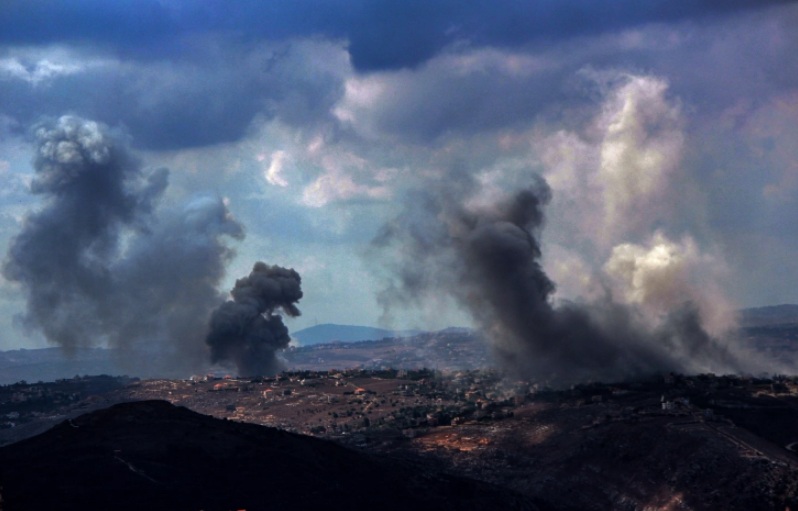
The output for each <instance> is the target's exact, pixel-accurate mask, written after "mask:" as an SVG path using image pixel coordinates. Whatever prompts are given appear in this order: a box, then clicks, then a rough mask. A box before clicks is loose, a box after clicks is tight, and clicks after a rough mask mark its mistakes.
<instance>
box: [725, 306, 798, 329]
mask: <svg viewBox="0 0 798 511" xmlns="http://www.w3.org/2000/svg"><path fill="white" fill-rule="evenodd" d="M737 320H738V322H739V323H740V326H741V327H752V326H767V325H784V324H789V323H798V305H796V304H792V303H785V304H781V305H768V306H765V307H751V308H748V309H741V310H739V311H738V315H737Z"/></svg>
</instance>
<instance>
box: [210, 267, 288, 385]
mask: <svg viewBox="0 0 798 511" xmlns="http://www.w3.org/2000/svg"><path fill="white" fill-rule="evenodd" d="M301 284H302V279H301V278H300V277H299V273H297V272H296V271H294V270H293V269H288V268H281V267H280V266H269V265H267V264H265V263H262V262H257V263H255V266H254V267H253V268H252V272H251V273H250V274H249V275H248V276H246V277H244V278H241V279H238V280H236V284H235V287H233V290H232V291H231V292H230V294H231V296H232V300H228V301H226V302H225V303H223V304H222V305H221V306H220V307H219V308H218V309H216V310H215V311H214V313H213V315H212V316H211V324H210V332H209V334H208V337H207V339H206V341H207V343H208V345H209V346H210V347H211V360H212V361H213V362H225V361H232V362H234V363H235V364H236V366H237V367H238V373H239V375H241V376H258V375H264V374H270V373H274V372H276V371H278V370H279V369H280V362H279V360H278V359H277V351H279V350H282V349H285V348H286V347H287V346H288V343H289V342H290V341H291V338H290V337H289V335H288V328H286V326H285V325H284V324H283V318H282V316H280V315H279V314H276V312H278V311H282V312H283V313H284V314H286V315H288V316H290V317H296V316H299V315H300V312H299V309H298V308H297V307H296V303H297V302H298V301H299V300H300V299H301V298H302V286H301Z"/></svg>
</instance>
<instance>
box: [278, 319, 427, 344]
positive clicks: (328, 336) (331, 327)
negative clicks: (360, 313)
mask: <svg viewBox="0 0 798 511" xmlns="http://www.w3.org/2000/svg"><path fill="white" fill-rule="evenodd" d="M420 333H421V331H420V330H386V329H384V328H376V327H371V326H359V325H336V324H333V323H323V324H321V325H315V326H312V327H309V328H305V329H303V330H299V331H298V332H294V333H292V334H291V337H293V338H294V339H296V340H297V341H299V344H300V345H301V346H310V345H312V344H326V343H331V342H336V341H340V342H358V341H375V340H379V339H384V338H386V337H389V338H390V337H411V336H414V335H418V334H420Z"/></svg>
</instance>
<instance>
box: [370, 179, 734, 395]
mask: <svg viewBox="0 0 798 511" xmlns="http://www.w3.org/2000/svg"><path fill="white" fill-rule="evenodd" d="M461 179H462V177H461ZM550 198H551V191H550V189H549V187H548V185H547V184H546V183H545V181H544V180H543V179H542V178H539V177H538V178H535V179H534V180H533V183H532V185H531V186H530V187H529V188H527V189H523V190H520V191H517V192H515V193H513V194H511V195H509V196H508V197H506V198H505V199H504V200H501V201H499V202H496V203H493V204H491V205H489V206H484V205H483V206H480V207H477V208H474V207H468V206H464V205H463V204H466V203H467V201H466V200H464V199H465V198H464V197H459V196H453V195H451V194H449V193H446V192H445V191H439V192H432V191H427V192H425V203H426V205H427V208H426V209H424V213H423V214H422V216H423V218H420V217H419V216H418V209H417V208H418V206H419V203H418V202H414V203H413V205H414V208H413V211H412V212H407V213H405V214H404V215H400V216H399V217H398V218H396V219H394V221H393V222H392V223H391V224H390V225H388V226H386V228H385V229H384V230H383V232H382V233H381V235H380V236H379V237H378V239H377V240H376V246H377V248H378V250H379V252H380V253H383V254H384V253H387V252H395V253H398V254H400V255H399V257H398V259H394V265H395V266H394V270H396V273H395V275H396V278H395V279H394V280H393V282H392V285H391V286H390V287H389V288H388V289H386V291H385V292H384V293H382V295H381V296H380V300H381V301H382V303H383V305H385V306H388V307H390V306H393V305H396V304H397V303H403V304H408V303H418V302H419V301H420V300H423V297H425V296H429V295H431V294H435V293H448V294H450V295H451V296H452V297H454V299H455V300H456V301H457V302H458V303H460V304H461V305H463V306H464V307H465V308H466V309H467V310H468V311H469V312H470V314H471V316H472V317H473V318H474V320H475V322H476V323H477V325H478V326H479V327H480V329H481V331H482V332H483V334H484V336H485V337H486V339H488V340H489V342H491V344H492V347H493V349H494V352H495V354H496V355H497V357H498V359H499V361H500V362H501V363H502V365H503V366H504V367H505V368H506V369H507V370H508V371H510V372H511V373H512V374H514V375H519V376H525V377H535V378H540V379H543V380H547V381H550V382H552V383H558V384H562V383H568V382H575V381H583V380H586V379H617V378H628V377H634V376H640V375H645V374H651V373H653V372H656V371H698V370H704V369H706V368H714V369H715V370H720V371H739V370H740V369H741V368H742V364H741V362H740V361H739V360H738V359H737V357H736V356H735V355H734V354H733V353H732V352H731V351H730V350H729V349H728V347H726V346H725V345H723V344H722V343H721V342H720V341H718V340H717V339H715V338H712V337H711V336H710V335H709V334H708V333H707V332H706V331H705V330H704V328H703V326H702V321H701V317H700V314H699V311H698V308H697V307H696V306H695V305H694V304H693V303H692V302H690V301H689V300H686V301H684V302H683V303H679V304H678V306H677V307H676V308H675V309H672V310H668V311H667V313H666V314H665V315H664V316H663V317H660V318H658V319H660V321H659V322H657V323H656V324H653V325H652V323H651V322H650V321H649V320H648V318H647V317H646V316H645V315H644V314H643V313H642V311H641V309H639V308H637V307H635V306H633V305H628V304H624V303H619V302H617V301H615V300H613V298H612V295H611V294H610V293H609V290H608V294H607V295H606V296H605V297H604V298H603V299H602V300H597V301H594V302H590V303H576V302H572V303H565V304H563V305H560V306H559V307H557V306H555V305H553V300H552V295H553V293H554V291H555V284H554V283H553V282H552V281H551V279H549V277H548V276H547V275H546V273H545V272H544V271H543V269H542V267H541V264H540V258H541V248H540V242H539V234H540V230H541V228H542V226H543V219H544V216H543V207H544V206H545V205H546V204H547V203H548V201H549V200H550ZM430 208H431V209H430ZM419 219H420V220H421V221H417V220H419Z"/></svg>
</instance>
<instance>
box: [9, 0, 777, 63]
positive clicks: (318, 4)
mask: <svg viewBox="0 0 798 511" xmlns="http://www.w3.org/2000/svg"><path fill="white" fill-rule="evenodd" d="M785 3H790V1H789V0H727V1H717V0H674V1H671V2H660V1H656V0H648V1H643V0H619V1H614V2H595V1H592V0H546V1H538V2H529V1H526V0H507V1H504V2H498V3H497V2H493V1H487V0H479V1H473V2H460V1H453V0H438V1H434V2H405V1H401V0H380V1H366V0H355V1H345V0H337V1H322V0H298V1H293V2H258V1H244V2H236V3H233V4H231V3H230V2H224V1H221V0H213V1H207V2H194V3H189V2H177V1H172V2H170V1H163V2H156V1H152V0H145V1H133V0H124V1H119V2H104V1H102V0H83V1H81V2H69V3H64V2H60V1H58V0H38V1H36V0H33V1H29V0H6V2H4V5H3V9H2V10H0V34H2V35H0V44H3V43H5V44H42V43H59V42H68V43H77V44H81V43H85V44H94V45H100V46H106V47H108V48H109V49H112V50H115V51H118V52H121V53H124V54H130V55H133V56H140V57H142V58H159V55H163V54H164V53H167V54H168V53H170V52H173V51H176V50H178V49H179V50H180V51H181V53H182V51H184V50H186V49H187V48H190V47H186V46H184V45H185V38H186V37H191V36H194V35H197V34H203V33H208V32H224V33H226V34H228V35H230V36H232V37H235V38H236V39H238V40H241V41H251V40H253V39H261V38H265V39H286V38H292V37H306V36H313V35H321V36H326V37H332V38H343V39H346V40H347V41H349V50H350V53H351V55H352V62H353V64H354V66H355V67H356V68H357V69H359V70H379V69H396V68H401V67H412V66H415V65H418V64H420V63H422V62H424V61H426V60H428V59H429V58H431V57H432V56H434V55H435V54H437V53H438V52H439V51H440V50H441V49H442V48H444V47H445V46H447V45H449V44H451V43H453V42H455V41H460V40H464V41H468V42H471V43H473V44H477V45H489V46H517V45H523V44H527V43H530V42H534V41H540V40H559V39H563V38H568V37H573V36H579V35H591V34H597V33H601V32H605V31H610V30H616V29H621V28H624V27H630V26H635V25H640V24H644V23H650V22H667V21H674V20H679V19H685V18H699V17H705V16H714V15H722V14H725V13H730V12H734V11H739V10H744V9H752V8H761V7H764V6H767V5H777V4H785Z"/></svg>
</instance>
